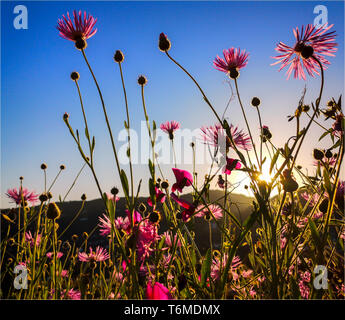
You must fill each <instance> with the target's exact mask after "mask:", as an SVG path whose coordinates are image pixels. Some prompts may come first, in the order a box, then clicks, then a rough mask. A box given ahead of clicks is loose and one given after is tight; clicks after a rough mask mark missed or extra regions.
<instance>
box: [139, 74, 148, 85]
mask: <svg viewBox="0 0 345 320" xmlns="http://www.w3.org/2000/svg"><path fill="white" fill-rule="evenodd" d="M146 83H147V79H146V77H145V76H143V75H141V76H139V78H138V84H139V85H141V86H144V85H145V84H146Z"/></svg>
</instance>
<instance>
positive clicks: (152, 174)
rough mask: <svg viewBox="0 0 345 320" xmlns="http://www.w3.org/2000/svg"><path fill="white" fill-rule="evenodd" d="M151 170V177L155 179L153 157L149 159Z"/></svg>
mask: <svg viewBox="0 0 345 320" xmlns="http://www.w3.org/2000/svg"><path fill="white" fill-rule="evenodd" d="M149 170H150V174H151V177H152V179H153V178H154V176H155V167H154V165H153V163H152V161H151V159H149Z"/></svg>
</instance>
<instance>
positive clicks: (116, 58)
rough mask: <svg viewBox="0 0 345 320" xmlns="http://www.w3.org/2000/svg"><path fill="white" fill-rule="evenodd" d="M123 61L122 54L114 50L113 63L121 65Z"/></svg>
mask: <svg viewBox="0 0 345 320" xmlns="http://www.w3.org/2000/svg"><path fill="white" fill-rule="evenodd" d="M124 59H125V57H124V55H123V53H122V52H121V51H120V50H116V52H115V54H114V61H115V62H117V63H121V62H123V60H124Z"/></svg>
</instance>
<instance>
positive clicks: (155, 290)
mask: <svg viewBox="0 0 345 320" xmlns="http://www.w3.org/2000/svg"><path fill="white" fill-rule="evenodd" d="M146 298H147V299H149V300H172V299H173V297H172V295H171V293H170V292H169V290H168V289H167V288H166V287H165V286H164V285H162V284H161V283H159V282H155V284H154V285H152V284H151V282H148V283H147V287H146Z"/></svg>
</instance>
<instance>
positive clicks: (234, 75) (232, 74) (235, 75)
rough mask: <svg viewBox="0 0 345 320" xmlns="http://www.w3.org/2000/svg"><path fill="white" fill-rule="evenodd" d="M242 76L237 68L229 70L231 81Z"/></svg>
mask: <svg viewBox="0 0 345 320" xmlns="http://www.w3.org/2000/svg"><path fill="white" fill-rule="evenodd" d="M239 76H240V73H239V72H238V70H237V69H236V68H232V69H230V70H229V77H230V78H231V79H234V80H235V79H237V78H238V77H239Z"/></svg>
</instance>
